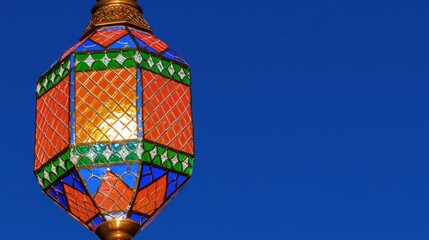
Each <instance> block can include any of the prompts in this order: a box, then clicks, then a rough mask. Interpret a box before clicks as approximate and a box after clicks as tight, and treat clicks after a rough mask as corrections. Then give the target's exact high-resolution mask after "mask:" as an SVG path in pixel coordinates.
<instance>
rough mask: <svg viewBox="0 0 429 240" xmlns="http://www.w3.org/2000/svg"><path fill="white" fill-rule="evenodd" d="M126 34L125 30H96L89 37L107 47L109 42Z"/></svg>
mask: <svg viewBox="0 0 429 240" xmlns="http://www.w3.org/2000/svg"><path fill="white" fill-rule="evenodd" d="M126 34H127V31H125V30H106V31H98V32H96V33H95V34H94V35H92V36H91V38H90V39H91V40H92V41H94V42H96V43H98V44H100V45H102V46H103V47H108V46H109V45H110V44H112V43H114V42H116V41H118V40H119V39H120V38H122V37H123V36H125V35H126Z"/></svg>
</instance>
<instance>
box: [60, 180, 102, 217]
mask: <svg viewBox="0 0 429 240" xmlns="http://www.w3.org/2000/svg"><path fill="white" fill-rule="evenodd" d="M64 191H65V192H66V194H67V199H68V204H69V206H70V211H71V212H72V213H73V214H74V215H76V216H77V217H78V218H79V219H80V220H81V221H82V222H84V223H85V222H86V221H88V220H89V219H90V218H92V217H94V216H95V214H97V212H98V211H97V209H96V208H95V207H94V204H93V203H92V201H91V198H90V197H89V196H88V195H86V194H84V193H82V192H80V191H78V190H76V189H74V188H72V187H70V186H68V185H67V184H64Z"/></svg>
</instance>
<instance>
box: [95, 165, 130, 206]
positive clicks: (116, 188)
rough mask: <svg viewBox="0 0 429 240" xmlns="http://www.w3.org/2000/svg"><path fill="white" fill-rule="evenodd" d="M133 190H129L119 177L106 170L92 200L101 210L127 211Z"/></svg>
mask: <svg viewBox="0 0 429 240" xmlns="http://www.w3.org/2000/svg"><path fill="white" fill-rule="evenodd" d="M132 198H133V190H131V189H130V188H129V187H128V186H127V185H126V184H125V183H124V182H123V181H122V180H121V179H120V178H118V177H117V176H116V175H114V174H113V173H111V172H108V173H107V174H106V175H105V176H104V178H103V182H102V183H101V186H100V189H99V190H98V193H97V194H96V195H95V197H94V200H95V202H96V203H97V205H98V206H99V207H100V209H101V210H102V211H107V212H112V211H114V212H117V211H124V212H125V211H128V209H129V208H130V203H131V199H132Z"/></svg>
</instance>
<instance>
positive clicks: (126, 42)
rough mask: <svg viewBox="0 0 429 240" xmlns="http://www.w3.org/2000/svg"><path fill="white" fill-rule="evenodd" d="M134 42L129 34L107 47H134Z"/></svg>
mask: <svg viewBox="0 0 429 240" xmlns="http://www.w3.org/2000/svg"><path fill="white" fill-rule="evenodd" d="M136 47H137V46H136V44H135V43H134V40H133V39H131V36H130V35H126V36H125V37H123V38H121V39H119V40H118V41H116V42H115V43H113V44H112V45H110V46H109V49H122V48H136Z"/></svg>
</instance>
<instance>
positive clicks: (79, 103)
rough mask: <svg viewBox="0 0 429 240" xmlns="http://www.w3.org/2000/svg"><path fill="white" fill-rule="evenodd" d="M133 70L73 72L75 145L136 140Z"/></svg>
mask: <svg viewBox="0 0 429 240" xmlns="http://www.w3.org/2000/svg"><path fill="white" fill-rule="evenodd" d="M135 75H136V70H135V69H112V70H104V71H88V72H78V73H76V143H95V142H103V141H118V140H128V139H136V138H137V121H136V105H135V103H136V92H135V86H136V77H135Z"/></svg>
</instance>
